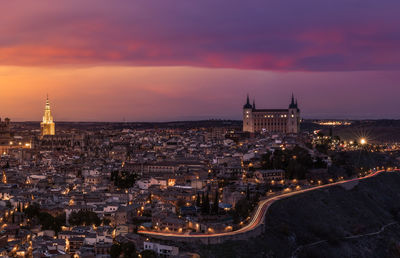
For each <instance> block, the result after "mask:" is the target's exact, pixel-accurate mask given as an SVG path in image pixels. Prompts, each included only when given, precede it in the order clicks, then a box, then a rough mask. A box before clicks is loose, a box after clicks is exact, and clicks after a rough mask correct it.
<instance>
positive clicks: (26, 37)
mask: <svg viewBox="0 0 400 258" xmlns="http://www.w3.org/2000/svg"><path fill="white" fill-rule="evenodd" d="M399 9H400V2H398V1H384V3H383V2H382V1H363V2H362V3H361V2H360V3H358V2H357V1H353V2H349V1H345V0H338V1H331V2H328V3H326V2H325V3H321V1H314V0H305V1H295V0H290V1H252V2H251V3H249V2H243V1H231V0H230V1H200V2H199V1H183V0H177V1H174V2H173V4H172V2H169V1H159V2H157V4H155V3H154V2H150V1H127V2H124V3H122V2H121V3H120V4H116V2H110V1H105V0H96V1H94V0H88V1H84V3H83V2H82V1H77V0H74V1H63V2H54V1H40V3H38V2H36V1H35V2H31V1H12V2H11V1H10V2H7V3H6V4H4V6H2V13H5V14H6V15H5V16H3V17H2V18H0V24H1V25H2V26H1V27H0V34H1V38H0V64H1V65H23V66H46V65H78V64H79V65H82V64H83V65H98V64H102V65H108V64H109V65H114V64H118V65H128V66H198V67H219V68H238V69H256V70H288V71H296V70H301V71H353V70H393V69H398V68H399V67H400V54H399V53H400V36H399V33H398V32H399V31H400V21H399V19H398V18H397V17H398V13H397V12H396V11H394V10H399ZM7 14H8V15H7ZM11 14H12V15H11Z"/></svg>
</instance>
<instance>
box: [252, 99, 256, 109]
mask: <svg viewBox="0 0 400 258" xmlns="http://www.w3.org/2000/svg"><path fill="white" fill-rule="evenodd" d="M253 109H256V99H255V98H254V99H253Z"/></svg>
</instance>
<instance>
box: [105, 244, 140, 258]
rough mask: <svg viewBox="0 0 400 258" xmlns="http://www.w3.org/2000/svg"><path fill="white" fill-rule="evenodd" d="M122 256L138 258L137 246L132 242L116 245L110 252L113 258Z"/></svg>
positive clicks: (124, 257)
mask: <svg viewBox="0 0 400 258" xmlns="http://www.w3.org/2000/svg"><path fill="white" fill-rule="evenodd" d="M121 255H122V257H123V258H133V257H137V254H136V247H135V245H134V244H133V243H131V242H126V243H114V244H113V245H112V246H111V250H110V256H111V258H117V257H120V256H121Z"/></svg>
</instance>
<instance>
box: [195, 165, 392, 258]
mask: <svg viewBox="0 0 400 258" xmlns="http://www.w3.org/2000/svg"><path fill="white" fill-rule="evenodd" d="M399 189H400V174H397V173H396V174H394V173H385V174H381V175H379V176H377V177H375V178H370V179H366V180H363V181H361V182H360V183H359V184H358V185H356V186H354V188H352V189H350V190H346V189H345V188H343V187H342V186H334V187H330V188H328V189H325V190H317V191H311V192H308V193H304V194H301V195H298V196H295V197H292V198H288V199H285V200H281V201H278V202H276V203H274V204H273V205H272V206H271V208H270V211H269V212H268V214H267V217H266V223H267V230H266V233H265V234H264V235H262V236H260V237H258V238H254V239H249V240H247V241H232V242H227V243H224V244H219V245H212V246H201V247H199V249H200V250H199V252H200V254H201V256H202V257H292V255H293V253H294V251H295V250H296V249H298V250H299V252H298V256H297V257H400V226H399V224H398V222H399V221H400V191H399ZM385 225H388V226H387V227H386V228H384V230H382V232H379V231H380V230H381V229H382V227H383V226H385ZM373 232H378V233H376V234H372V235H370V236H368V235H365V236H362V235H364V234H369V233H373ZM360 235H361V236H360ZM346 237H354V239H345V238H346ZM325 240H326V241H325ZM317 241H322V242H321V243H320V244H316V245H314V246H310V247H303V248H302V247H301V246H307V245H308V244H310V243H315V242H317Z"/></svg>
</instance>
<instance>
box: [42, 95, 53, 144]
mask: <svg viewBox="0 0 400 258" xmlns="http://www.w3.org/2000/svg"><path fill="white" fill-rule="evenodd" d="M40 129H41V131H42V136H45V135H55V124H54V122H53V117H52V115H51V110H50V102H49V98H48V97H47V100H46V107H45V109H44V116H43V121H42V122H41V123H40Z"/></svg>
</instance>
